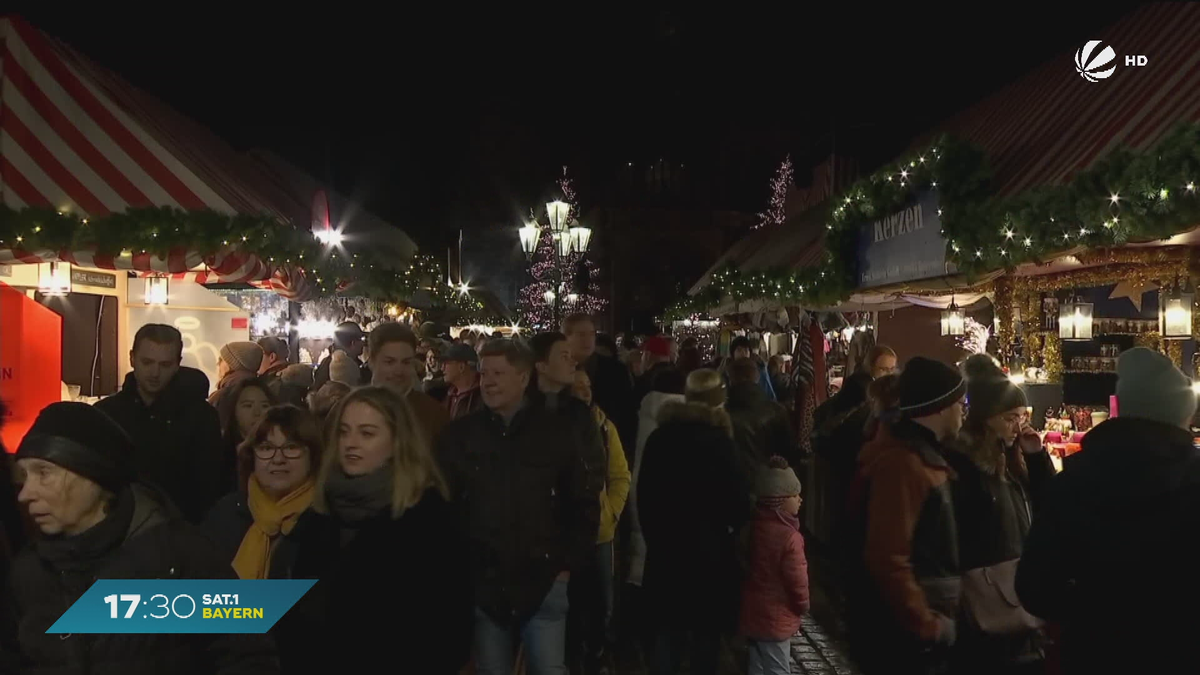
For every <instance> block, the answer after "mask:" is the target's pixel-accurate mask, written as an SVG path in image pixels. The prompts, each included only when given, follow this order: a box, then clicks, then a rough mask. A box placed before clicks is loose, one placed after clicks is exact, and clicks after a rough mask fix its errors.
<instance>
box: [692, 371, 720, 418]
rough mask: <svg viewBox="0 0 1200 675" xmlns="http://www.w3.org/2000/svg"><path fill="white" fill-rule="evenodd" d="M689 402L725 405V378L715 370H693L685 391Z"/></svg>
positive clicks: (709, 405) (711, 406)
mask: <svg viewBox="0 0 1200 675" xmlns="http://www.w3.org/2000/svg"><path fill="white" fill-rule="evenodd" d="M683 395H684V397H685V398H686V399H687V401H688V403H703V404H704V405H706V406H708V407H710V408H720V407H721V406H723V405H725V378H724V377H722V376H721V374H720V373H718V372H717V371H715V370H711V369H709V368H701V369H700V370H693V371H692V372H691V373H690V374H688V377H687V384H686V386H685V387H684V391H683Z"/></svg>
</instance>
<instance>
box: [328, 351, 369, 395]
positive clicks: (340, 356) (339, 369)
mask: <svg viewBox="0 0 1200 675" xmlns="http://www.w3.org/2000/svg"><path fill="white" fill-rule="evenodd" d="M329 381H330V382H341V383H342V384H344V385H346V386H347V387H351V388H353V387H357V386H359V385H360V384H362V371H361V370H359V365H358V363H357V362H356V361H355V360H354V359H352V358H350V355H349V354H347V353H346V352H334V353H333V360H331V361H330V362H329Z"/></svg>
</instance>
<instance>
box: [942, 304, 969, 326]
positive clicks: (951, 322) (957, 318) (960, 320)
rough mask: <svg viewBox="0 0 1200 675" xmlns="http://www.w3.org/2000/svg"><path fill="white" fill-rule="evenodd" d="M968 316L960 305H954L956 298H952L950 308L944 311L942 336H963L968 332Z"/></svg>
mask: <svg viewBox="0 0 1200 675" xmlns="http://www.w3.org/2000/svg"><path fill="white" fill-rule="evenodd" d="M966 326H967V316H966V314H965V313H963V311H962V310H961V309H959V307H958V305H956V304H954V298H953V297H951V298H950V306H949V307H947V308H946V309H944V310H942V335H962V334H964V333H965V332H966Z"/></svg>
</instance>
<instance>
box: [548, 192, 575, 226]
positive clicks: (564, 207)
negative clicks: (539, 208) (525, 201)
mask: <svg viewBox="0 0 1200 675" xmlns="http://www.w3.org/2000/svg"><path fill="white" fill-rule="evenodd" d="M546 215H547V216H549V217H550V231H551V232H565V231H566V230H567V218H568V217H570V215H571V205H570V204H568V203H566V202H564V201H560V200H555V201H552V202H550V203H549V204H546Z"/></svg>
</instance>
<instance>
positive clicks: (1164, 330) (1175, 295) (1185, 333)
mask: <svg viewBox="0 0 1200 675" xmlns="http://www.w3.org/2000/svg"><path fill="white" fill-rule="evenodd" d="M1195 300H1196V294H1195V293H1190V292H1189V293H1183V292H1180V290H1179V288H1178V287H1176V288H1175V290H1174V291H1172V292H1171V294H1170V295H1169V296H1167V297H1165V298H1161V299H1160V300H1159V303H1158V332H1159V333H1161V334H1162V336H1163V339H1164V340H1186V339H1188V338H1190V337H1192V304H1193V303H1194V302H1195Z"/></svg>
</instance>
